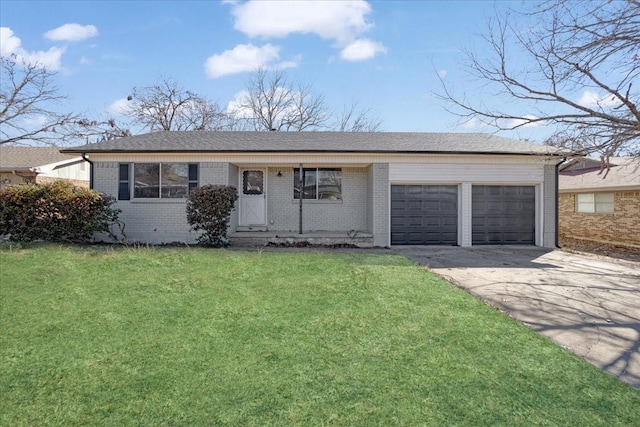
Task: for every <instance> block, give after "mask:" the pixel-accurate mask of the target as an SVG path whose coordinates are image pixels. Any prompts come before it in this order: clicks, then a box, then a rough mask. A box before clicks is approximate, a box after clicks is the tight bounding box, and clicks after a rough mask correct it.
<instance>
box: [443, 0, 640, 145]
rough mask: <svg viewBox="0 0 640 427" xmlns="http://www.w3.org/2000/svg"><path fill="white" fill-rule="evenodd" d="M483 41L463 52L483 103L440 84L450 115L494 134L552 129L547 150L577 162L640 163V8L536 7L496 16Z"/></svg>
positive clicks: (633, 0)
mask: <svg viewBox="0 0 640 427" xmlns="http://www.w3.org/2000/svg"><path fill="white" fill-rule="evenodd" d="M485 41H486V50H483V51H479V52H471V51H467V61H468V62H467V70H468V72H469V74H470V76H471V77H472V78H473V79H477V80H479V82H480V83H481V85H480V86H479V87H478V88H476V90H474V97H475V99H484V100H485V102H483V101H475V100H473V99H471V98H469V97H468V96H467V95H466V94H464V93H463V94H458V93H454V89H453V88H451V87H450V86H448V85H447V84H446V82H444V80H442V79H441V81H442V83H443V93H441V94H440V95H439V96H440V97H441V98H443V99H445V100H447V101H448V102H449V103H450V106H451V107H450V108H449V110H450V111H452V112H454V113H455V114H458V115H459V116H460V117H463V118H465V119H471V118H476V119H479V120H481V121H483V122H484V123H487V124H489V125H492V126H495V127H496V128H498V129H518V128H521V127H524V126H531V125H542V124H544V125H553V126H555V129H557V132H556V133H555V135H554V136H553V137H552V138H550V139H549V140H548V141H547V143H549V144H553V145H560V146H563V147H567V148H570V149H572V150H575V151H576V152H577V153H580V154H589V153H601V154H603V155H605V156H608V155H614V154H620V153H629V154H634V155H640V111H639V109H638V103H639V101H640V92H639V90H638V87H637V86H638V84H637V83H636V85H635V86H634V82H636V81H637V78H638V75H639V74H640V1H638V0H621V1H609V2H592V1H587V0H583V1H575V0H549V1H546V2H543V3H536V4H535V6H534V9H533V10H532V11H530V12H515V11H507V12H505V13H503V14H498V16H497V17H496V18H495V19H494V20H492V21H490V23H489V28H488V33H487V34H486V35H485ZM522 55H524V57H525V58H526V59H524V60H523V59H521V57H522ZM494 100H495V102H493V101H494ZM505 101H513V102H505ZM492 104H493V105H492ZM495 104H498V105H497V106H496V105H495Z"/></svg>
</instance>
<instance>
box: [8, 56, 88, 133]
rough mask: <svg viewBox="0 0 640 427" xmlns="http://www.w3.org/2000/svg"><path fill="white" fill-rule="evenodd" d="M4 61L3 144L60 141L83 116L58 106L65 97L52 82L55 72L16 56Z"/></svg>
mask: <svg viewBox="0 0 640 427" xmlns="http://www.w3.org/2000/svg"><path fill="white" fill-rule="evenodd" d="M0 64H1V69H0V71H1V72H0V78H1V80H0V144H30V143H40V144H48V145H58V144H59V143H60V142H61V140H62V139H63V138H64V136H65V135H66V132H67V130H68V129H67V127H68V126H70V125H73V124H74V123H75V122H76V121H77V120H79V116H78V115H76V114H61V113H58V112H56V111H55V110H54V107H55V106H56V105H57V104H60V103H61V102H62V101H64V100H65V97H64V96H62V95H60V94H59V93H58V89H57V88H56V87H55V86H54V85H53V83H52V78H53V77H54V75H55V73H54V72H52V71H49V70H47V69H46V68H43V67H42V66H40V65H39V64H26V63H18V62H17V59H16V57H15V56H12V57H1V58H0Z"/></svg>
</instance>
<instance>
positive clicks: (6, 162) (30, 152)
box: [0, 146, 78, 171]
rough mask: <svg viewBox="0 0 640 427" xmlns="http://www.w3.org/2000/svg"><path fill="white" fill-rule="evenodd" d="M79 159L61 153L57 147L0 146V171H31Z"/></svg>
mask: <svg viewBox="0 0 640 427" xmlns="http://www.w3.org/2000/svg"><path fill="white" fill-rule="evenodd" d="M76 157H78V156H77V155H75V156H74V155H69V154H62V153H60V148H57V147H6V146H0V170H5V171H7V170H11V171H13V170H29V169H31V168H34V167H38V166H43V165H48V164H51V163H58V162H62V161H64V160H71V159H73V158H76Z"/></svg>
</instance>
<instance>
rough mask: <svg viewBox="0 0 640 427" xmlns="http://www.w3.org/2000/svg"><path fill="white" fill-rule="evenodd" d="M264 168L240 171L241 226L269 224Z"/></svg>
mask: <svg viewBox="0 0 640 427" xmlns="http://www.w3.org/2000/svg"><path fill="white" fill-rule="evenodd" d="M265 184H266V173H265V171H264V169H244V170H242V171H241V173H240V183H239V185H238V187H239V188H240V224H239V225H241V226H250V225H267V218H266V210H265V204H266V203H265V201H266V193H265Z"/></svg>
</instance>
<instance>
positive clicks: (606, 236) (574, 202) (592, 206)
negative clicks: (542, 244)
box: [559, 157, 640, 249]
mask: <svg viewBox="0 0 640 427" xmlns="http://www.w3.org/2000/svg"><path fill="white" fill-rule="evenodd" d="M559 190H560V194H559V209H560V216H559V218H560V223H559V225H560V227H559V232H560V242H561V243H563V244H569V243H571V242H572V241H577V243H584V244H608V245H615V246H625V247H630V248H636V249H640V158H637V157H635V158H634V157H612V158H610V159H609V165H608V167H605V165H604V164H602V163H601V161H600V159H591V158H577V159H573V160H571V161H570V162H568V163H566V164H564V165H562V166H561V168H560V176H559Z"/></svg>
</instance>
